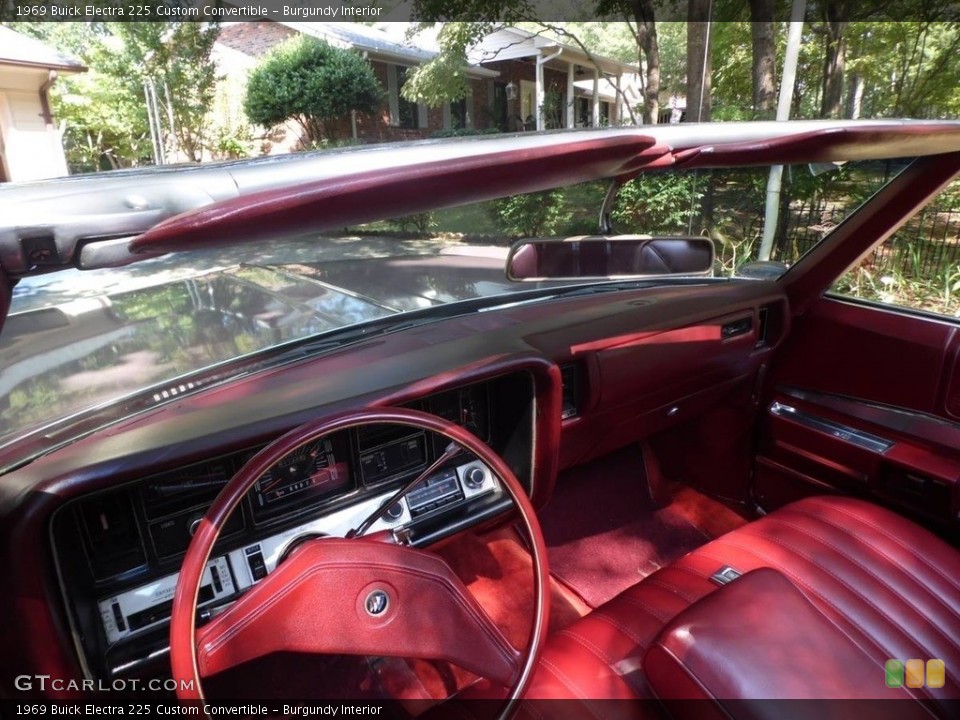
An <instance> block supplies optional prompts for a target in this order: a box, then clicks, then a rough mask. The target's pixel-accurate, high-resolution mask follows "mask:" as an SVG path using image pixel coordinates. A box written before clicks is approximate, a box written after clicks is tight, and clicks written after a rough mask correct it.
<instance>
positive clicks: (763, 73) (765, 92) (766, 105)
mask: <svg viewBox="0 0 960 720" xmlns="http://www.w3.org/2000/svg"><path fill="white" fill-rule="evenodd" d="M750 33H751V35H752V38H753V116H754V117H755V118H756V119H763V120H772V119H773V117H774V114H775V112H776V108H777V76H776V63H777V43H776V35H775V29H774V23H773V0H750Z"/></svg>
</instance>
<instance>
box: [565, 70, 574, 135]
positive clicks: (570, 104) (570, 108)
mask: <svg viewBox="0 0 960 720" xmlns="http://www.w3.org/2000/svg"><path fill="white" fill-rule="evenodd" d="M573 70H574V64H573V63H570V64H568V65H567V129H568V130H569V129H572V128H573V126H574V125H575V124H576V119H575V118H574V113H573V105H574V92H573V90H574V87H573V75H574V73H573Z"/></svg>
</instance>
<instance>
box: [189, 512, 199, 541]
mask: <svg viewBox="0 0 960 720" xmlns="http://www.w3.org/2000/svg"><path fill="white" fill-rule="evenodd" d="M201 520H203V515H200V516H198V517H195V518H193V520H191V521H190V524H189V525H188V526H187V532H189V533H190V537H193V536H194V535H196V534H197V530H199V529H200V521H201Z"/></svg>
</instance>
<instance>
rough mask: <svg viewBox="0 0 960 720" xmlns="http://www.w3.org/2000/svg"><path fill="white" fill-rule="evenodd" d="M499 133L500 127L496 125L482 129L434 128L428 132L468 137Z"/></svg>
mask: <svg viewBox="0 0 960 720" xmlns="http://www.w3.org/2000/svg"><path fill="white" fill-rule="evenodd" d="M499 133H500V128H498V127H490V128H484V129H483V130H477V129H476V128H450V129H449V130H436V131H435V132H432V133H430V137H432V138H449V137H470V136H472V135H498V134H499Z"/></svg>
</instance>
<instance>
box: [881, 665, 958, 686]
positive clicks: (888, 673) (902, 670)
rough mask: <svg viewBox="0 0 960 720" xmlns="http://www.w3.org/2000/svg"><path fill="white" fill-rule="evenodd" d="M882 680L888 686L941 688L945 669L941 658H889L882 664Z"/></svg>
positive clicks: (945, 675)
mask: <svg viewBox="0 0 960 720" xmlns="http://www.w3.org/2000/svg"><path fill="white" fill-rule="evenodd" d="M883 674H884V682H885V683H886V686H887V687H888V688H901V687H903V686H907V687H908V688H922V687H928V688H942V687H943V686H944V684H945V683H946V677H947V669H946V666H945V665H944V664H943V660H927V661H926V662H924V661H923V660H920V659H918V658H911V659H910V660H907V661H903V660H896V659H894V658H890V659H889V660H887V662H886V663H884V665H883Z"/></svg>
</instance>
